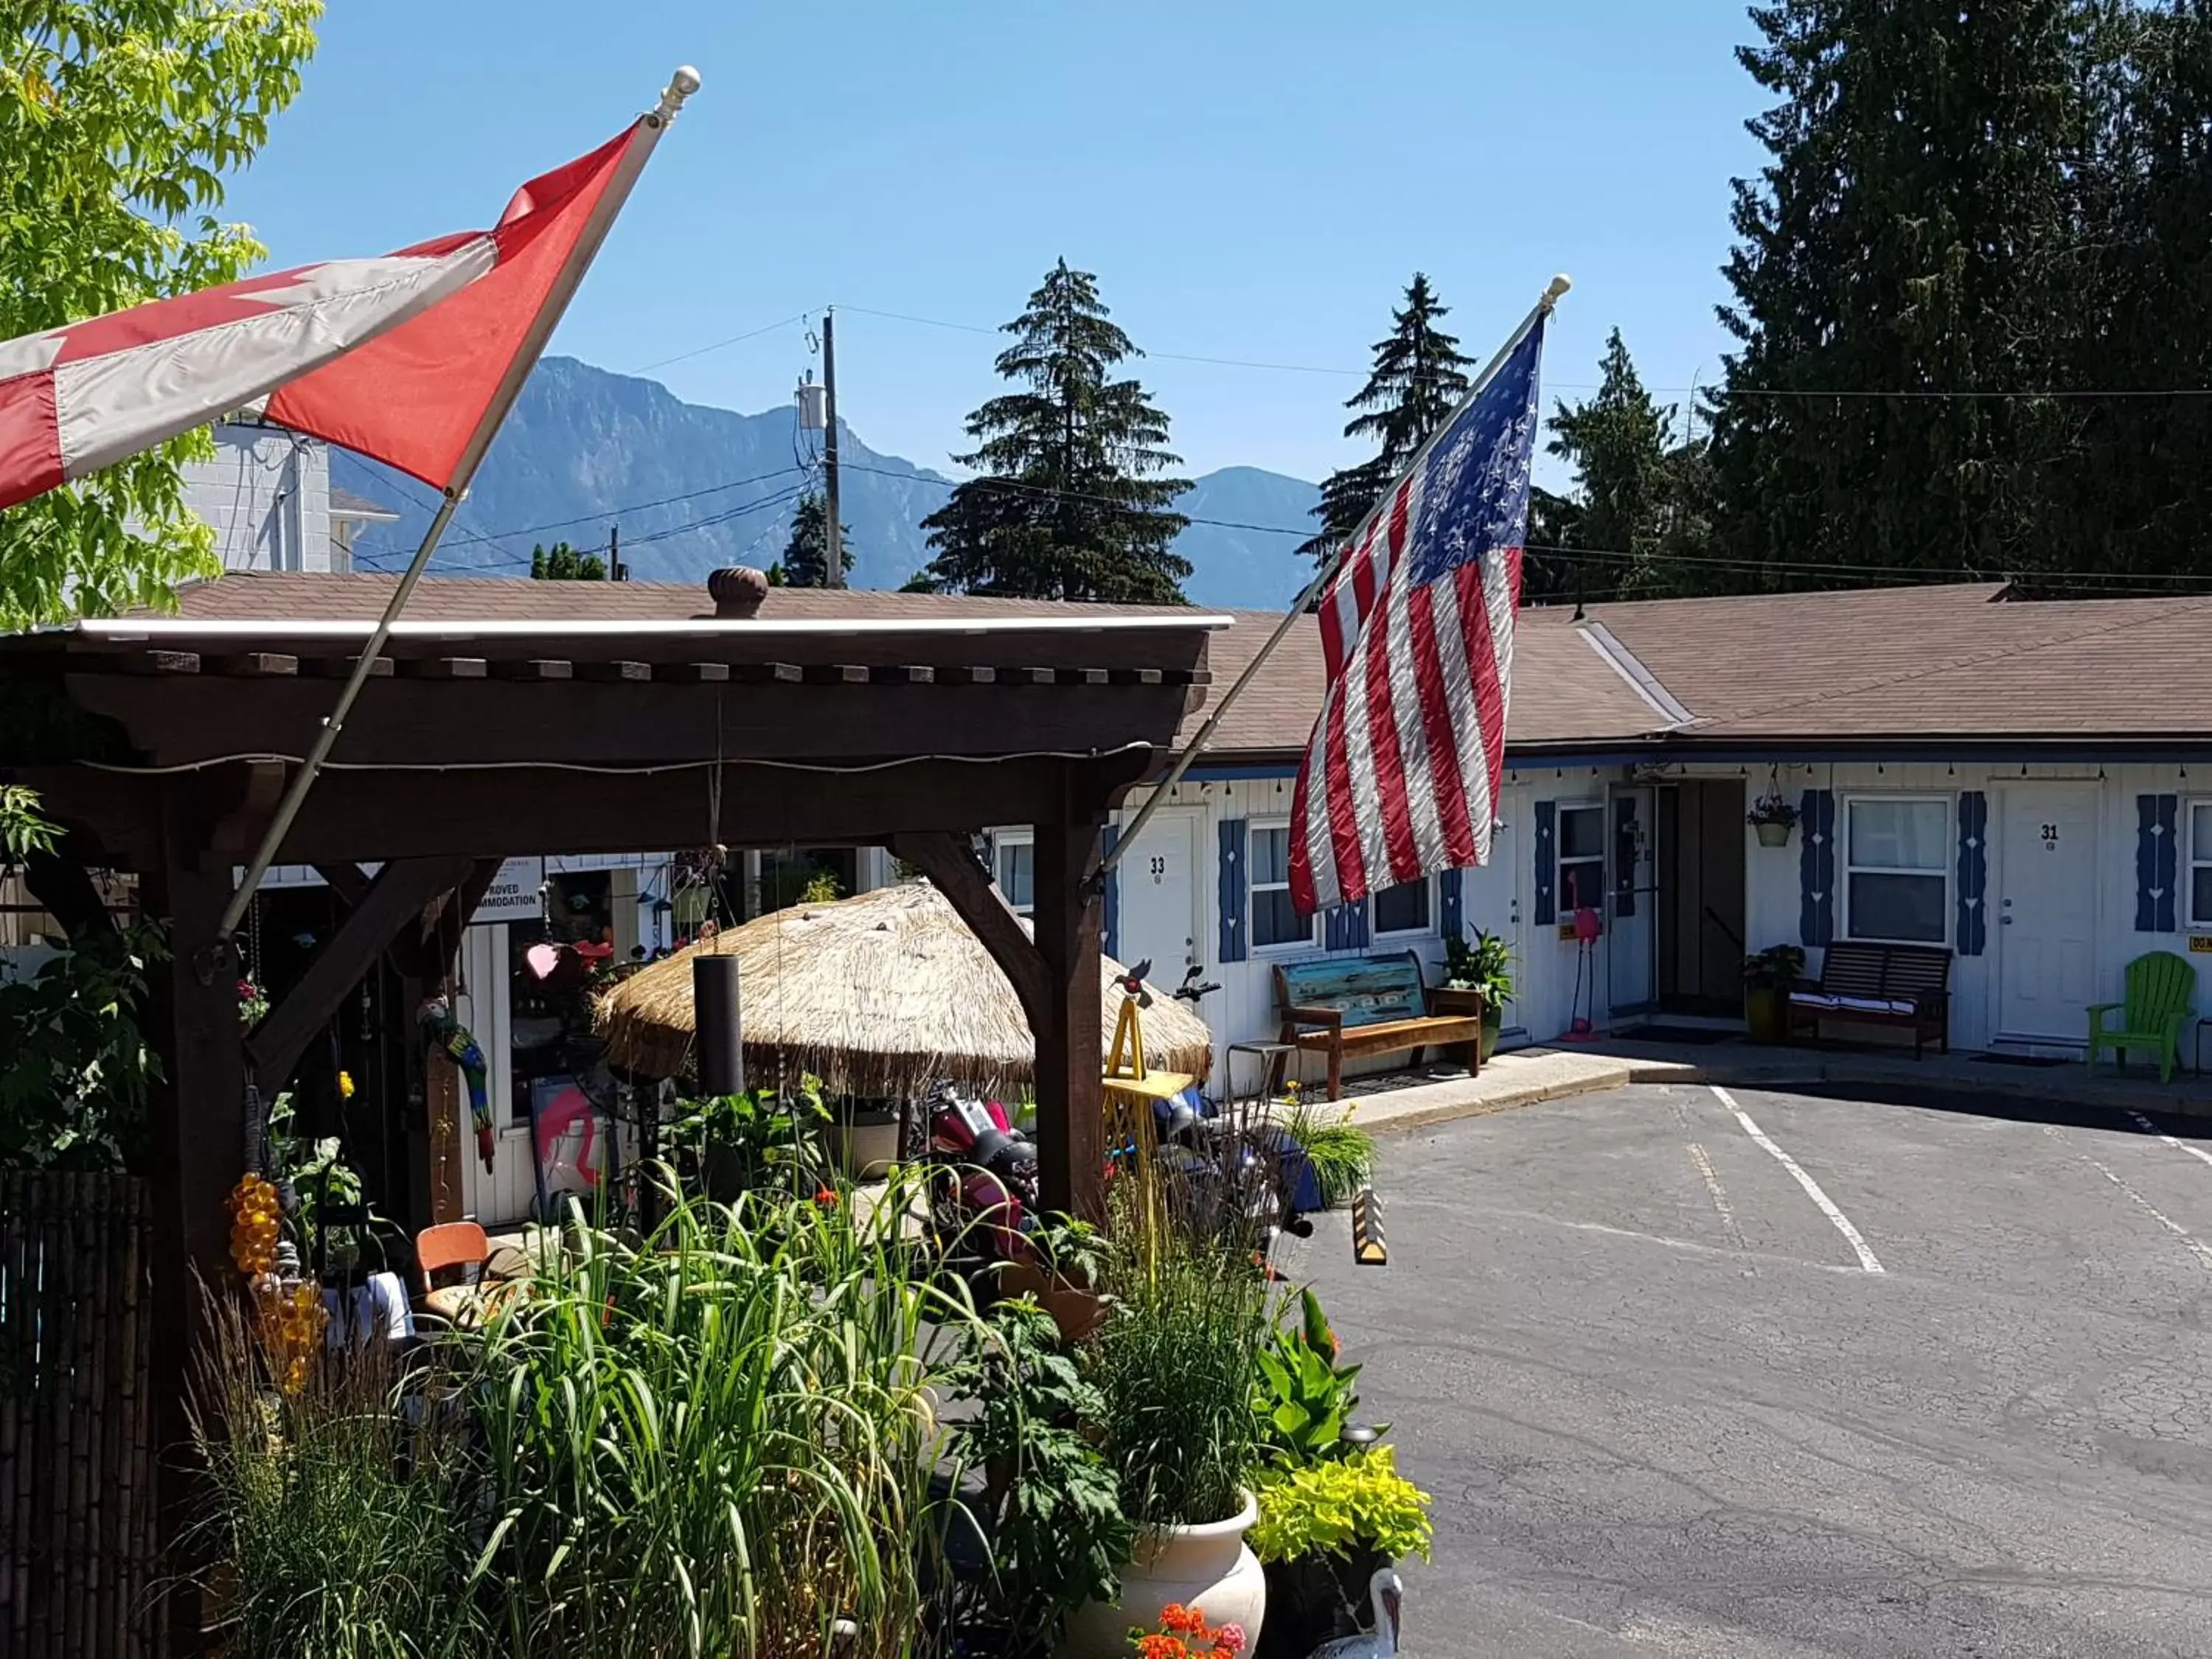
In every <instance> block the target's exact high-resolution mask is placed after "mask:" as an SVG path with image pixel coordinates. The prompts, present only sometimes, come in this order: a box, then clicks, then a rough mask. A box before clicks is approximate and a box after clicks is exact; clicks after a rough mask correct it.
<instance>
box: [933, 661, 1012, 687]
mask: <svg viewBox="0 0 2212 1659" xmlns="http://www.w3.org/2000/svg"><path fill="white" fill-rule="evenodd" d="M998 678H999V671H998V670H997V669H995V668H993V667H991V666H990V665H987V664H985V663H963V664H961V665H957V666H955V667H950V668H939V670H938V671H937V683H938V684H939V685H993V684H997V682H998Z"/></svg>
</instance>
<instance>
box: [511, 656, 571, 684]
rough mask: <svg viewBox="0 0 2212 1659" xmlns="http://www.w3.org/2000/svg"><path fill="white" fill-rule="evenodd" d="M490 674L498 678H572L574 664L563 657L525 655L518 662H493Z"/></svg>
mask: <svg viewBox="0 0 2212 1659" xmlns="http://www.w3.org/2000/svg"><path fill="white" fill-rule="evenodd" d="M491 675H492V678H494V679H498V680H521V681H524V682H534V681H541V680H572V679H574V678H576V665H575V664H574V663H573V662H570V661H569V660H568V659H567V658H565V657H526V658H525V659H522V660H521V661H520V662H495V663H493V664H492V665H491Z"/></svg>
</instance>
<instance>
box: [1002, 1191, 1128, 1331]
mask: <svg viewBox="0 0 2212 1659" xmlns="http://www.w3.org/2000/svg"><path fill="white" fill-rule="evenodd" d="M1027 1242H1028V1243H1029V1247H1030V1258H1029V1260H1027V1261H1004V1262H1000V1264H999V1269H998V1273H999V1290H1000V1294H1001V1295H1003V1296H1005V1297H1008V1298H1013V1297H1024V1296H1026V1297H1033V1298H1035V1300H1036V1304H1037V1305H1038V1306H1039V1307H1040V1308H1042V1309H1043V1310H1045V1312H1047V1313H1048V1314H1050V1315H1051V1316H1052V1322H1053V1323H1054V1325H1055V1326H1056V1327H1058V1328H1059V1330H1060V1340H1063V1341H1066V1342H1081V1341H1083V1340H1085V1339H1086V1338H1088V1337H1089V1336H1091V1334H1092V1333H1094V1332H1095V1331H1097V1328H1098V1326H1099V1322H1101V1321H1102V1320H1103V1319H1104V1318H1105V1316H1106V1298H1105V1297H1104V1296H1103V1295H1102V1294H1101V1293H1100V1291H1099V1290H1098V1288H1097V1287H1098V1283H1099V1280H1100V1278H1101V1276H1102V1274H1103V1269H1104V1267H1105V1262H1106V1235H1105V1234H1103V1233H1102V1232H1100V1231H1098V1229H1097V1228H1096V1227H1094V1226H1092V1225H1091V1224H1090V1223H1089V1222H1087V1221H1078V1220H1076V1219H1075V1218H1073V1217H1072V1216H1065V1215H1059V1216H1050V1217H1048V1218H1046V1219H1045V1220H1044V1221H1043V1222H1042V1224H1041V1225H1039V1226H1038V1227H1037V1229H1036V1231H1034V1232H1032V1233H1030V1235H1029V1236H1028V1241H1027Z"/></svg>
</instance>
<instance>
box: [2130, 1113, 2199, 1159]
mask: <svg viewBox="0 0 2212 1659" xmlns="http://www.w3.org/2000/svg"><path fill="white" fill-rule="evenodd" d="M2128 1115H2129V1116H2130V1117H2131V1118H2133V1119H2135V1121H2136V1127H2137V1128H2139V1129H2141V1130H2142V1132H2143V1133H2145V1134H2147V1135H2157V1136H2158V1138H2159V1139H2160V1140H2162V1141H2164V1142H2165V1143H2166V1145H2167V1146H2171V1147H2172V1148H2173V1150H2174V1151H2175V1152H2186V1153H2188V1154H2189V1155H2190V1157H2191V1158H2201V1159H2203V1161H2204V1162H2205V1163H2207V1164H2212V1152H2206V1151H2205V1150H2204V1149H2203V1147H2202V1146H2191V1145H2190V1144H2189V1143H2188V1142H2187V1141H2185V1140H2176V1139H2174V1138H2173V1137H2172V1135H2170V1134H2166V1133H2162V1132H2161V1131H2160V1128H2159V1127H2158V1125H2157V1124H2155V1123H2154V1122H2152V1121H2150V1120H2149V1119H2148V1118H2147V1117H2145V1116H2144V1115H2142V1113H2141V1112H2130V1113H2129V1114H2128Z"/></svg>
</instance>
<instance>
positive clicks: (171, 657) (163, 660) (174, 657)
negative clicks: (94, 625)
mask: <svg viewBox="0 0 2212 1659" xmlns="http://www.w3.org/2000/svg"><path fill="white" fill-rule="evenodd" d="M115 665H116V666H117V668H118V669H119V670H120V671H122V672H124V673H125V674H197V673H198V672H199V671H200V655H199V653H198V652H197V651H140V652H136V653H133V654H131V655H130V656H127V657H118V658H117V659H115Z"/></svg>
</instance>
